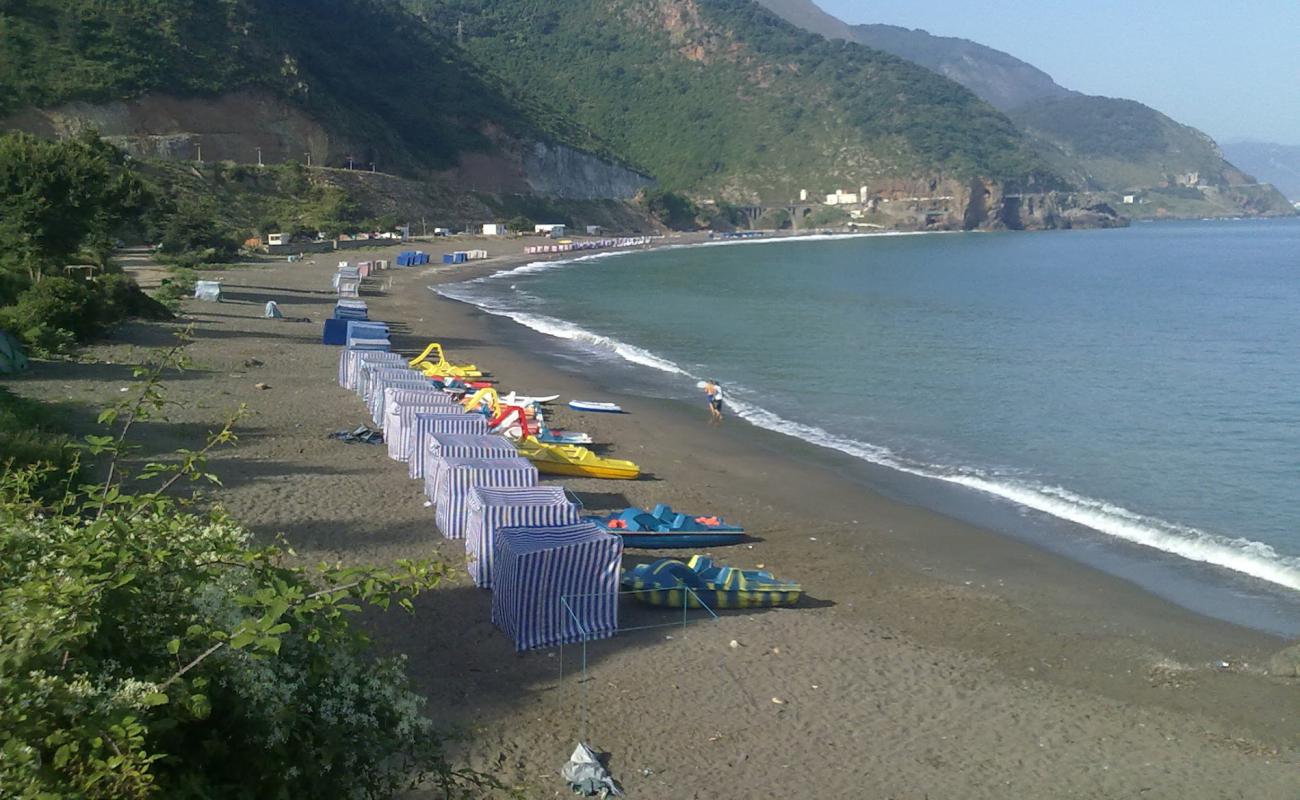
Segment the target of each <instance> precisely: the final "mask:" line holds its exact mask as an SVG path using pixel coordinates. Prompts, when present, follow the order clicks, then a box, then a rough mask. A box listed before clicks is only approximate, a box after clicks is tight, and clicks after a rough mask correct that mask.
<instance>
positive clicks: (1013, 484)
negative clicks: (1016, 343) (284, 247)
mask: <svg viewBox="0 0 1300 800" xmlns="http://www.w3.org/2000/svg"><path fill="white" fill-rule="evenodd" d="M862 235H865V236H871V235H885V234H862ZM894 235H904V234H894ZM828 238H844V236H843V235H840V236H834V237H830V236H823V237H812V236H809V237H799V238H791V239H759V240H747V239H741V240H728V241H725V242H716V243H704V245H705V246H707V245H711V244H719V245H721V244H755V243H768V242H777V241H786V242H800V241H821V240H825V239H828ZM682 246H683V247H686V246H701V245H682ZM625 252H626V251H625ZM623 254H624V253H623V252H609V253H598V254H591V255H585V256H582V257H580V258H578V259H567V260H565V261H546V262H532V263H530V264H526V265H524V266H522V267H518V268H515V269H513V270H505V271H502V272H500V273H497V274H496V275H494V276H490V277H498V276H502V275H518V274H520V272H521V271H532V272H539V271H543V270H545V269H553V268H556V267H559V266H563V265H564V264H568V263H572V262H574V261H581V260H589V259H593V258H608V257H611V256H617V255H623ZM483 281H484V279H481V278H480V279H478V280H476V281H469V282H466V283H461V284H451V285H445V286H437V287H430V288H432V289H433V290H434V291H436V292H437V293H438V294H440V295H443V296H444V297H448V298H451V299H453V300H460V301H462V302H467V303H470V304H472V305H475V306H477V307H479V308H481V309H482V310H484V311H486V312H488V313H490V314H495V315H498V316H502V317H506V318H508V319H512V320H514V321H515V322H518V323H519V324H521V325H524V326H525V327H528V328H530V329H532V330H535V331H537V332H538V333H542V334H545V335H547V336H553V337H556V338H560V339H567V340H569V341H572V342H575V343H577V344H579V345H581V346H583V347H586V348H587V349H589V350H592V351H595V352H597V353H604V354H613V355H616V356H618V357H620V358H622V359H624V360H625V361H628V362H630V363H633V364H638V365H640V366H645V367H650V368H651V369H655V370H659V371H660V372H664V373H668V374H671V375H676V376H680V377H682V378H684V379H689V380H690V381H692V382H693V381H696V380H698V376H696V375H693V374H691V373H690V372H688V371H687V370H685V369H683V368H682V367H680V366H679V365H677V364H675V363H673V362H672V361H671V360H669V359H666V358H662V357H660V356H658V355H656V354H654V353H652V352H650V351H648V350H645V349H642V348H640V347H636V346H635V345H631V344H628V343H627V342H622V341H619V340H618V339H614V338H611V337H608V336H604V335H601V334H598V333H595V332H593V331H589V330H587V329H585V328H582V327H580V326H578V325H575V324H573V323H571V322H566V321H564V320H561V319H556V318H555V317H548V316H545V315H543V314H533V313H528V312H523V311H519V310H516V309H512V308H509V307H507V306H505V305H503V304H502V303H501V302H500V301H499V300H496V299H494V298H491V297H484V296H481V295H480V294H479V293H478V292H477V291H475V287H474V286H473V285H474V284H476V283H481V282H483ZM728 390H729V391H728V401H727V402H728V405H729V406H730V407H731V409H732V410H733V411H734V412H735V413H736V415H737V416H739V417H741V418H742V419H745V420H746V421H748V422H750V423H752V424H754V425H756V426H758V427H760V428H766V429H768V430H771V431H775V432H777V433H782V434H785V435H788V436H792V437H794V438H797V439H803V440H805V441H808V442H811V443H813V444H817V445H820V446H822V447H827V448H830V449H832V450H837V451H839V452H842V453H846V454H848V455H851V456H854V457H856V458H860V459H862V460H864V461H868V462H870V463H873V464H878V465H881V466H885V467H889V468H892V469H897V470H900V471H902V472H906V473H909V474H912V475H917V476H920V477H923V478H930V479H933V480H940V481H944V482H947V483H951V484H956V485H959V486H964V487H967V488H969V489H974V490H976V491H979V492H983V493H985V494H989V495H992V496H995V497H999V498H1001V499H1003V500H1007V501H1009V502H1012V503H1015V504H1018V505H1020V506H1023V507H1025V508H1030V509H1034V510H1036V511H1039V512H1042V513H1044V514H1048V515H1051V516H1053V517H1057V518H1059V519H1063V520H1066V521H1069V522H1073V523H1075V524H1078V525H1082V526H1084V527H1087V528H1091V529H1092V530H1095V531H1099V532H1101V533H1104V534H1107V535H1109V536H1113V537H1115V538H1118V539H1122V540H1125V541H1128V542H1132V543H1135V544H1139V545H1143V546H1146V547H1151V548H1154V549H1157V550H1162V551H1164V552H1167V553H1172V554H1174V555H1177V556H1181V557H1183V558H1186V559H1188V560H1191V561H1199V562H1203V563H1207V564H1213V565H1216V566H1219V567H1224V568H1226V569H1230V570H1234V571H1236V572H1240V573H1243V574H1246V575H1250V576H1253V577H1255V578H1259V579H1261V580H1264V581H1268V582H1270V583H1274V584H1277V585H1279V586H1284V587H1287V588H1289V589H1293V590H1297V591H1300V558H1297V557H1292V556H1285V555H1282V554H1280V553H1278V552H1277V551H1276V550H1275V549H1274V548H1272V547H1270V546H1269V545H1267V544H1264V543H1262V542H1256V541H1252V540H1250V539H1244V538H1232V537H1227V536H1222V535H1219V534H1215V533H1210V532H1208V531H1203V530H1199V529H1197V528H1192V527H1187V526H1183V525H1178V524H1175V523H1170V522H1166V521H1164V520H1160V519H1156V518H1153V517H1149V516H1144V515H1142V514H1138V513H1136V512H1133V511H1130V510H1129V509H1126V508H1123V507H1120V506H1117V505H1114V504H1112V503H1108V502H1106V501H1104V500H1097V499H1094V498H1090V497H1085V496H1082V495H1079V494H1075V493H1073V492H1071V491H1069V490H1068V489H1064V488H1061V487H1057V486H1046V485H1041V484H1036V483H1032V482H1028V481H1024V480H1021V479H1012V478H1005V477H1002V476H992V475H988V474H986V473H983V472H981V471H979V470H975V469H970V468H960V467H947V466H943V465H937V464H925V463H915V462H911V461H909V460H908V459H905V458H902V457H900V456H898V455H897V454H895V453H894V452H893V451H891V450H890V449H889V448H887V447H882V446H879V445H874V444H870V443H867V442H862V441H859V440H856V439H852V438H849V437H844V436H839V435H837V434H833V433H831V432H829V431H827V430H825V429H823V428H820V427H817V426H815V425H808V424H805V423H801V422H795V421H793V420H789V419H786V418H784V417H781V416H780V415H778V414H776V413H774V412H772V411H770V410H768V409H766V408H764V407H763V406H761V405H759V403H758V402H751V399H755V398H757V397H758V395H757V394H756V393H754V392H752V391H750V390H747V389H746V388H745V387H743V386H738V385H735V384H728Z"/></svg>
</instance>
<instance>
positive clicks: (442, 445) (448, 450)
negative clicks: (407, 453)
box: [422, 415, 519, 500]
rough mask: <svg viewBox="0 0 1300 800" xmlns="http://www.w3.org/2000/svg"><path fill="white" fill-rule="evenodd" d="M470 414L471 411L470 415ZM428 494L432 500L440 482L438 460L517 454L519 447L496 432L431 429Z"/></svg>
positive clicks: (426, 474) (426, 478) (426, 451)
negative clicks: (435, 431)
mask: <svg viewBox="0 0 1300 800" xmlns="http://www.w3.org/2000/svg"><path fill="white" fill-rule="evenodd" d="M467 416H468V415H467ZM423 443H424V472H423V473H422V477H423V478H424V494H425V496H426V497H428V498H429V499H430V500H432V499H434V498H433V490H434V489H435V488H437V486H438V462H439V459H444V458H514V457H516V456H518V455H519V451H518V450H517V449H515V446H514V445H513V444H511V443H510V442H509V441H508V440H507V439H506V437H504V436H497V435H496V434H492V433H488V434H472V435H467V434H462V433H431V434H428V435H426V436H425V437H424V442H423Z"/></svg>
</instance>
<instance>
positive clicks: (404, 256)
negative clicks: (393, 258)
mask: <svg viewBox="0 0 1300 800" xmlns="http://www.w3.org/2000/svg"><path fill="white" fill-rule="evenodd" d="M428 263H429V254H428V253H426V252H424V251H423V250H407V251H404V252H401V253H398V254H397V266H399V267H421V266H424V265H425V264H428Z"/></svg>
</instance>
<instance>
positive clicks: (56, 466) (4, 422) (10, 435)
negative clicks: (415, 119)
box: [0, 388, 78, 499]
mask: <svg viewBox="0 0 1300 800" xmlns="http://www.w3.org/2000/svg"><path fill="white" fill-rule="evenodd" d="M59 428H60V426H59V424H58V422H57V421H56V418H55V415H54V413H53V412H52V411H51V410H50V409H49V408H48V407H47V406H43V405H41V404H40V403H37V402H34V401H32V400H28V399H26V398H24V397H19V396H18V395H16V394H13V393H12V392H10V391H8V390H6V389H3V388H0V472H5V471H9V470H21V469H24V468H28V467H38V466H41V465H44V466H45V467H48V468H50V469H51V472H49V473H48V474H46V473H42V475H44V476H45V477H44V478H43V479H42V480H40V481H39V482H38V483H36V484H35V485H33V486H32V491H33V492H34V493H35V495H36V496H37V497H38V498H40V499H52V497H53V496H54V494H55V492H57V491H59V489H58V487H59V486H60V483H59V481H60V479H61V478H63V477H65V476H67V475H69V474H71V475H72V476H73V484H74V485H75V483H76V480H75V478H76V474H77V469H78V462H77V458H76V453H75V451H74V450H73V449H72V448H71V447H70V445H71V441H70V440H69V439H68V437H67V436H65V435H63V434H62V433H59Z"/></svg>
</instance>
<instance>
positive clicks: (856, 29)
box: [851, 25, 1071, 112]
mask: <svg viewBox="0 0 1300 800" xmlns="http://www.w3.org/2000/svg"><path fill="white" fill-rule="evenodd" d="M851 30H852V36H853V38H852V39H851V41H855V42H857V43H859V44H863V45H866V46H867V47H874V48H876V49H877V50H884V51H885V52H886V53H893V54H894V55H896V56H898V57H899V58H905V59H907V60H908V61H913V62H915V63H917V64H920V65H921V66H923V67H926V68H927V69H931V70H933V71H935V72H937V73H939V74H940V75H943V76H945V77H947V78H951V79H952V80H954V81H956V82H957V83H960V84H961V85H962V86H965V87H966V88H967V89H970V90H971V91H972V92H974V93H975V94H977V95H979V96H980V97H982V98H984V99H985V100H987V101H988V102H989V103H991V104H992V105H993V107H994V108H997V109H999V110H1001V111H1003V112H1007V111H1010V110H1011V109H1014V108H1018V107H1020V106H1022V105H1024V104H1025V103H1029V102H1032V101H1035V100H1042V99H1044V98H1049V97H1064V96H1067V95H1069V94H1070V93H1071V92H1070V90H1069V89H1065V88H1063V87H1061V86H1059V85H1057V83H1056V82H1055V81H1053V80H1052V76H1050V75H1048V74H1047V73H1046V72H1043V71H1042V70H1040V69H1038V68H1037V67H1035V66H1033V65H1032V64H1028V63H1026V62H1024V61H1021V60H1020V59H1018V58H1016V57H1015V56H1012V55H1009V54H1007V53H1004V52H1002V51H1001V50H994V49H993V48H992V47H987V46H985V45H982V44H979V43H978V42H972V41H970V40H969V39H958V38H955V37H950V36H934V35H933V34H930V33H927V32H925V31H918V30H910V29H908V28H900V27H898V26H896V25H854V26H852V29H851Z"/></svg>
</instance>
